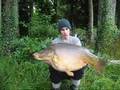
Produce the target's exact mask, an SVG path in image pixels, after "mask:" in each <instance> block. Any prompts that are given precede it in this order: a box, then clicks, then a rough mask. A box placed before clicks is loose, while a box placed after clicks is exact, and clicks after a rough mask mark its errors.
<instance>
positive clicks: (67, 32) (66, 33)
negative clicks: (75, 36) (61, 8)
mask: <svg viewBox="0 0 120 90" xmlns="http://www.w3.org/2000/svg"><path fill="white" fill-rule="evenodd" d="M60 33H61V36H62V37H63V38H65V37H68V36H70V29H69V28H68V27H63V28H61V30H60Z"/></svg>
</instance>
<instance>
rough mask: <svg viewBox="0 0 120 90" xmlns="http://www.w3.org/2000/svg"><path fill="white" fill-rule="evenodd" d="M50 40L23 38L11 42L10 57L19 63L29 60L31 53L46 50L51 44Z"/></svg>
mask: <svg viewBox="0 0 120 90" xmlns="http://www.w3.org/2000/svg"><path fill="white" fill-rule="evenodd" d="M51 40H52V39H50V38H47V39H46V40H43V39H41V38H29V37H24V38H21V39H16V40H14V41H13V46H14V47H13V49H14V52H13V54H12V56H13V57H14V58H15V59H16V60H17V61H19V62H21V61H25V60H26V59H27V60H30V59H31V58H32V53H33V52H37V51H40V50H42V49H44V48H46V47H47V46H48V45H49V44H50V43H51Z"/></svg>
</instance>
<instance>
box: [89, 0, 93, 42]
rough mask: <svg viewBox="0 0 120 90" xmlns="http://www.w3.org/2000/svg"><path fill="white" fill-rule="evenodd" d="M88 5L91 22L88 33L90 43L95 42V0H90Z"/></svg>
mask: <svg viewBox="0 0 120 90" xmlns="http://www.w3.org/2000/svg"><path fill="white" fill-rule="evenodd" d="M88 4H89V5H88V6H89V23H88V29H89V30H88V31H89V32H88V33H89V35H88V36H89V37H88V40H89V38H90V43H94V32H93V0H88Z"/></svg>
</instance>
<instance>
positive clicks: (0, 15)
mask: <svg viewBox="0 0 120 90" xmlns="http://www.w3.org/2000/svg"><path fill="white" fill-rule="evenodd" d="M1 6H2V4H1V0H0V38H1V25H2V24H1Z"/></svg>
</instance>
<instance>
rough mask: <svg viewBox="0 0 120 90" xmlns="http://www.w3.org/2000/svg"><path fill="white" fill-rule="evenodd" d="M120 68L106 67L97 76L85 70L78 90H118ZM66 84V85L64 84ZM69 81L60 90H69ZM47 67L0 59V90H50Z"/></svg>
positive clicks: (89, 69) (89, 70)
mask: <svg viewBox="0 0 120 90" xmlns="http://www.w3.org/2000/svg"><path fill="white" fill-rule="evenodd" d="M119 69H120V66H118V65H110V66H107V67H106V69H105V71H104V72H103V73H102V74H101V75H98V74H97V73H96V72H95V71H94V69H92V68H87V69H86V70H85V75H84V77H83V78H82V80H81V85H80V90H118V88H120V70H119ZM66 83H67V84H66ZM69 85H70V81H68V80H65V81H63V84H62V90H69ZM50 88H51V82H50V79H49V71H48V65H47V64H44V63H43V62H39V61H34V60H33V62H29V61H26V62H21V63H17V62H16V60H14V59H12V58H10V59H8V58H5V57H4V58H0V90H50Z"/></svg>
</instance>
